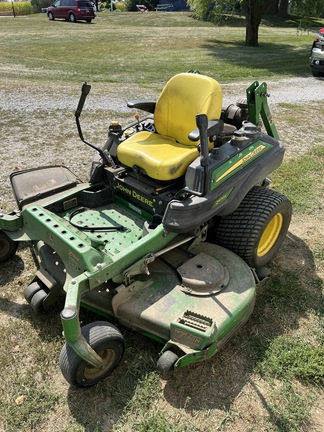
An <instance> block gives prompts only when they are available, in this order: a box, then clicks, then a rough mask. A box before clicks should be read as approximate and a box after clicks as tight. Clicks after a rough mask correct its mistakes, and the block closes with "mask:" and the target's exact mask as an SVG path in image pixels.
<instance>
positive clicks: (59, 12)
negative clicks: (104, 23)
mask: <svg viewBox="0 0 324 432" xmlns="http://www.w3.org/2000/svg"><path fill="white" fill-rule="evenodd" d="M47 16H48V19H50V20H51V21H53V20H55V19H56V18H62V19H65V20H67V21H71V22H76V21H78V20H84V21H86V22H88V23H90V22H91V21H92V20H93V19H94V18H95V17H96V15H95V13H94V9H93V5H92V3H91V2H90V1H89V0H57V1H56V2H55V3H54V4H53V5H52V6H50V7H49V8H48V9H47Z"/></svg>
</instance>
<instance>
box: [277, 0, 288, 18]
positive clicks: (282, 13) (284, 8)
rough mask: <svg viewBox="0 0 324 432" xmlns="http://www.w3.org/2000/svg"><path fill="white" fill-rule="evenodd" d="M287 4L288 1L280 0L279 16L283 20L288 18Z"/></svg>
mask: <svg viewBox="0 0 324 432" xmlns="http://www.w3.org/2000/svg"><path fill="white" fill-rule="evenodd" d="M288 3H289V0H281V2H280V6H279V15H280V16H281V17H283V18H285V17H287V16H288Z"/></svg>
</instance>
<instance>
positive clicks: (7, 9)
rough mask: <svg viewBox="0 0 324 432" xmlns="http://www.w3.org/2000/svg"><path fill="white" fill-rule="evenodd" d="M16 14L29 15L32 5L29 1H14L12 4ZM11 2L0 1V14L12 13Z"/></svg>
mask: <svg viewBox="0 0 324 432" xmlns="http://www.w3.org/2000/svg"><path fill="white" fill-rule="evenodd" d="M13 6H14V9H15V14H16V15H29V14H31V13H32V6H31V2H30V1H25V2H14V4H13ZM12 14H13V11H12V3H11V2H0V15H12Z"/></svg>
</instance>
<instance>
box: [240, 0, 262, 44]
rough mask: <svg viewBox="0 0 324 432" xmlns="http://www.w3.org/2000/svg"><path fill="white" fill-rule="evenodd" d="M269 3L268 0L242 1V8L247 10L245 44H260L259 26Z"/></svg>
mask: <svg viewBox="0 0 324 432" xmlns="http://www.w3.org/2000/svg"><path fill="white" fill-rule="evenodd" d="M267 4H268V2H267V1H266V0H243V1H242V8H243V10H244V12H245V45H249V46H258V45H259V26H260V24H261V19H262V16H263V14H264V12H265V11H266V9H267Z"/></svg>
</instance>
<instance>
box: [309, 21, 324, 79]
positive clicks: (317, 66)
mask: <svg viewBox="0 0 324 432" xmlns="http://www.w3.org/2000/svg"><path fill="white" fill-rule="evenodd" d="M310 68H311V71H312V74H313V76H319V75H324V27H323V28H322V29H320V30H319V32H318V35H317V36H316V38H315V40H314V42H313V46H312V52H311V56H310Z"/></svg>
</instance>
